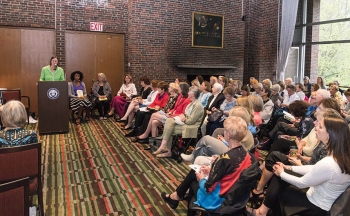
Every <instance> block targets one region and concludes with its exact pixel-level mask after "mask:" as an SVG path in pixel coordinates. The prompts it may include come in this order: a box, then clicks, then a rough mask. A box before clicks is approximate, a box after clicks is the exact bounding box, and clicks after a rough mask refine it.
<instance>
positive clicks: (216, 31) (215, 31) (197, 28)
mask: <svg viewBox="0 0 350 216" xmlns="http://www.w3.org/2000/svg"><path fill="white" fill-rule="evenodd" d="M192 47H200V48H217V49H222V48H224V15H221V14H212V13H204V12H192Z"/></svg>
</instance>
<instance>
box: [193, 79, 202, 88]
mask: <svg viewBox="0 0 350 216" xmlns="http://www.w3.org/2000/svg"><path fill="white" fill-rule="evenodd" d="M191 85H195V86H197V87H199V86H200V85H201V84H200V83H199V81H198V80H197V79H194V80H192V81H191Z"/></svg>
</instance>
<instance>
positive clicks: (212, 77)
mask: <svg viewBox="0 0 350 216" xmlns="http://www.w3.org/2000/svg"><path fill="white" fill-rule="evenodd" d="M211 79H213V80H214V81H215V82H214V83H217V82H218V78H217V77H216V76H211V77H210V79H209V80H211Z"/></svg>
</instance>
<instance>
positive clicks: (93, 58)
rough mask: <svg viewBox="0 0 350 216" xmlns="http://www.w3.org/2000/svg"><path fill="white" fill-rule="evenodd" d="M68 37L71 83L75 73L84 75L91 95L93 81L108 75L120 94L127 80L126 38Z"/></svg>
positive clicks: (72, 34) (71, 34)
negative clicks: (102, 74)
mask: <svg viewBox="0 0 350 216" xmlns="http://www.w3.org/2000/svg"><path fill="white" fill-rule="evenodd" d="M65 37H66V74H67V80H68V79H69V77H70V74H71V73H72V72H73V71H76V70H79V71H81V72H83V73H84V83H85V85H86V90H87V92H88V93H90V91H91V87H92V84H93V83H92V80H95V81H96V80H97V74H98V73H104V74H105V75H106V77H107V81H108V82H109V83H110V85H111V88H112V94H113V95H114V94H116V93H117V92H118V90H119V88H120V86H121V84H122V83H123V76H124V35H121V34H105V33H90V32H84V33H82V32H72V31H69V32H66V34H65Z"/></svg>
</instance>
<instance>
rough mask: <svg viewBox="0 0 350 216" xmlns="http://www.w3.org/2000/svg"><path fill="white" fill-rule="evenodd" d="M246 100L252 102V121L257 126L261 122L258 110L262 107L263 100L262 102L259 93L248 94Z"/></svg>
mask: <svg viewBox="0 0 350 216" xmlns="http://www.w3.org/2000/svg"><path fill="white" fill-rule="evenodd" d="M260 92H261V91H260ZM259 94H260V93H259ZM248 100H250V101H251V102H252V105H253V111H254V114H253V115H254V123H255V125H256V126H259V125H260V124H261V123H262V118H261V115H260V112H261V110H262V109H263V108H264V102H263V100H262V98H261V97H260V95H259V96H258V95H249V96H248Z"/></svg>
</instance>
